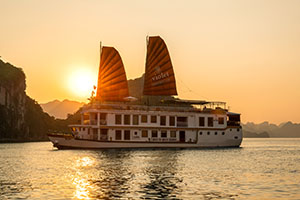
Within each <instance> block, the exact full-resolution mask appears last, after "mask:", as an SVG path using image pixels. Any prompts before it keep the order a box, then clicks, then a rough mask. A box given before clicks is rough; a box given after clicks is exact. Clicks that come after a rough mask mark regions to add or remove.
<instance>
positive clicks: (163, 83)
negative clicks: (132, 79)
mask: <svg viewBox="0 0 300 200" xmlns="http://www.w3.org/2000/svg"><path fill="white" fill-rule="evenodd" d="M144 95H154V96H168V95H177V90H176V81H175V75H174V71H173V66H172V62H171V58H170V55H169V51H168V49H167V46H166V44H165V42H164V41H163V40H162V39H161V38H160V37H159V36H155V37H149V39H148V44H147V58H146V73H145V81H144Z"/></svg>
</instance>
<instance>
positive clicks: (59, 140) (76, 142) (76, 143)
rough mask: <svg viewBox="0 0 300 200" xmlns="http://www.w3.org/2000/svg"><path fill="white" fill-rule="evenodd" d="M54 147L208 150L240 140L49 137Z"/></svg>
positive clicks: (237, 142) (227, 145)
mask: <svg viewBox="0 0 300 200" xmlns="http://www.w3.org/2000/svg"><path fill="white" fill-rule="evenodd" d="M49 139H50V141H51V142H52V143H53V146H54V147H57V148H58V149H117V148H201V147H202V148H210V147H239V146H240V144H241V142H242V138H240V139H227V140H222V141H221V140H220V141H210V142H208V141H202V142H200V141H197V142H133V141H131V142H130V141H128V142H127V141H126V142H125V141H120V142H119V141H93V140H84V139H75V138H73V137H64V136H55V135H51V136H49Z"/></svg>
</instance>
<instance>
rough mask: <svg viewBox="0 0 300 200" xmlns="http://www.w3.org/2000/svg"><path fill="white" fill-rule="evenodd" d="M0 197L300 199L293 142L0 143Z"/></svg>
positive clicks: (299, 153)
mask: <svg viewBox="0 0 300 200" xmlns="http://www.w3.org/2000/svg"><path fill="white" fill-rule="evenodd" d="M0 198H1V199H118V198H119V199H153V198H156V199H300V139H245V140H244V141H243V144H242V148H237V149H202V150H195V149H189V150H172V149H167V150H161V149H160V150H99V151H94V150H93V151H92V150H63V151H62V150H55V149H53V148H52V145H51V143H50V142H37V143H21V144H0Z"/></svg>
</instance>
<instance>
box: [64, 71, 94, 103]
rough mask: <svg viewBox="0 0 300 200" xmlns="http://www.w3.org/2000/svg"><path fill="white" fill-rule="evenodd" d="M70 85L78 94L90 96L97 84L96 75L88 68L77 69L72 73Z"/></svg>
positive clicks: (79, 95)
mask: <svg viewBox="0 0 300 200" xmlns="http://www.w3.org/2000/svg"><path fill="white" fill-rule="evenodd" d="M68 85H69V88H70V89H71V91H72V92H73V93H74V94H75V95H76V96H78V97H86V98H88V97H90V96H91V92H92V91H93V86H94V85H96V81H95V75H94V74H93V73H92V72H91V71H89V70H88V69H84V68H82V69H76V70H75V71H73V72H71V73H70V76H69V80H68Z"/></svg>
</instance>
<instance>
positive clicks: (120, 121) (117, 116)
mask: <svg viewBox="0 0 300 200" xmlns="http://www.w3.org/2000/svg"><path fill="white" fill-rule="evenodd" d="M115 124H122V115H115Z"/></svg>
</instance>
